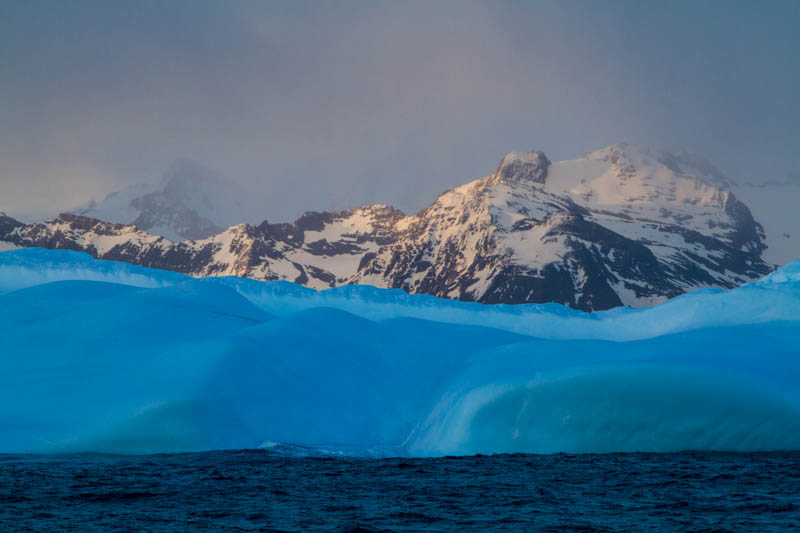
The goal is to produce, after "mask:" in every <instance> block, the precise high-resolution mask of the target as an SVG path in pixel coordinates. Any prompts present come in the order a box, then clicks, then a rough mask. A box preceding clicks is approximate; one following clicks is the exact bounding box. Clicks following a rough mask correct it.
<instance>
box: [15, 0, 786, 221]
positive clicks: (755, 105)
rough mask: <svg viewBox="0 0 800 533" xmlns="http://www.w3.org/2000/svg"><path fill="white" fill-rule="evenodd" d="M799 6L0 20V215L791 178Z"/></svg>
mask: <svg viewBox="0 0 800 533" xmlns="http://www.w3.org/2000/svg"><path fill="white" fill-rule="evenodd" d="M798 28H800V2H797V1H786V2H781V1H775V0H773V1H767V2H734V1H732V0H729V1H718V2H696V1H686V2H682V1H674V0H672V1H664V2H657V1H646V2H640V1H634V2H612V1H608V2H578V1H559V2H468V1H466V0H462V1H452V2H451V1H437V2H432V1H425V2H324V1H322V0H320V1H317V2H302V1H291V2H266V1H263V2H262V1H259V2H227V1H225V2H223V1H208V2H206V1H201V0H189V1H176V0H170V1H148V0H135V1H134V0H130V1H126V2H119V1H109V0H102V1H96V2H95V1H79V0H73V1H69V2H64V1H53V2H39V1H32V0H20V1H16V0H4V1H3V2H1V3H0V185H2V187H1V188H0V210H4V211H6V212H8V213H10V214H16V215H25V214H30V213H45V212H57V211H59V210H63V209H68V208H70V207H72V206H74V205H76V204H80V203H83V202H84V201H86V200H88V199H90V198H92V197H94V198H96V199H102V197H103V196H104V195H105V194H106V193H108V192H110V191H112V190H114V189H117V188H119V187H121V186H123V185H126V184H131V183H136V182H143V181H154V180H156V179H158V178H159V176H160V175H161V173H163V171H164V170H165V168H166V167H167V166H168V165H169V164H170V163H171V162H172V161H173V160H175V159H177V158H190V159H194V160H196V161H198V162H200V163H203V164H205V165H207V166H209V167H210V168H212V169H215V170H217V171H219V172H221V173H222V174H223V175H225V176H227V177H229V178H231V179H235V180H236V181H239V182H240V183H241V184H243V185H244V186H246V187H247V188H249V189H251V190H252V191H253V192H254V193H255V194H258V195H259V196H260V197H261V198H262V199H263V200H262V205H263V215H262V216H261V217H260V218H267V219H269V220H271V221H282V220H290V219H294V218H295V217H296V216H297V215H299V214H300V213H301V212H302V211H304V210H307V209H330V208H343V207H350V206H354V205H358V204H363V203H367V202H380V203H388V204H392V205H395V206H397V207H399V208H401V209H404V210H407V211H415V210H416V209H418V208H420V207H423V206H424V205H426V204H427V203H429V202H430V201H431V200H432V199H433V198H434V197H435V195H436V194H438V193H439V192H441V191H442V190H444V189H446V188H449V187H452V186H455V185H458V184H461V183H464V182H466V181H468V180H471V179H474V178H477V177H481V176H483V175H486V174H488V173H489V172H491V171H492V170H493V168H494V166H495V165H496V163H497V161H498V160H499V158H500V157H501V156H502V154H504V153H505V152H508V151H512V150H532V149H540V150H544V151H545V153H547V154H548V155H549V156H550V158H551V159H566V158H573V157H576V156H579V155H581V154H582V153H584V152H586V151H588V150H592V149H595V148H599V147H602V146H605V145H608V144H612V143H615V142H633V143H638V144H646V145H650V146H653V147H656V148H667V149H688V150H690V151H694V152H698V153H702V154H704V155H706V156H707V157H708V158H709V159H711V161H713V162H714V163H715V164H716V165H717V166H719V167H720V168H721V169H722V170H723V171H724V172H726V173H727V174H728V175H729V176H730V177H732V178H733V179H736V180H749V181H762V180H772V179H782V178H785V177H786V176H787V175H789V174H797V171H798V168H799V165H798V163H799V161H800V156H799V155H798V154H800V133H798V121H799V120H800V98H798V95H800V67H799V66H798V64H799V61H798V57H800V32H798V31H797V29H798Z"/></svg>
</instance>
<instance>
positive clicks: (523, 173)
mask: <svg viewBox="0 0 800 533" xmlns="http://www.w3.org/2000/svg"><path fill="white" fill-rule="evenodd" d="M549 168H550V160H549V159H547V156H546V155H544V152H540V151H534V152H509V153H507V154H506V155H505V156H504V157H503V159H501V160H500V164H499V165H498V166H497V170H496V171H495V173H494V179H495V181H498V182H504V183H513V182H523V183H524V182H534V183H544V182H545V180H546V179H547V171H548V169H549Z"/></svg>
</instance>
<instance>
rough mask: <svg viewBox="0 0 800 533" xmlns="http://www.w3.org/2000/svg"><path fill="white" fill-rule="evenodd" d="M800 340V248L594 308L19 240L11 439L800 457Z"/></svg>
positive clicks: (0, 283) (6, 421)
mask: <svg viewBox="0 0 800 533" xmlns="http://www.w3.org/2000/svg"><path fill="white" fill-rule="evenodd" d="M798 333H800V262H795V263H791V264H789V265H787V266H786V267H784V268H782V269H780V270H778V271H777V272H775V273H773V274H772V275H770V276H768V277H767V278H765V279H763V280H761V281H758V282H755V283H750V284H748V285H745V286H743V287H741V288H738V289H734V290H731V291H719V290H702V291H696V292H693V293H690V294H688V295H685V296H682V297H680V298H676V299H674V300H671V301H669V302H666V303H664V304H661V305H659V306H656V307H652V308H647V309H638V310H633V309H615V310H612V311H606V312H600V313H592V314H587V313H581V312H577V311H574V310H571V309H568V308H565V307H562V306H559V305H555V304H548V305H534V304H532V305H519V306H508V305H496V306H490V305H482V304H474V303H462V302H456V301H449V300H440V299H437V298H433V297H428V296H421V295H413V296H412V295H408V294H405V293H403V292H401V291H394V290H382V289H375V288H371V287H358V286H351V287H342V288H338V289H331V290H328V291H322V292H317V291H314V290H312V289H307V288H304V287H301V286H297V285H294V284H291V283H286V282H271V283H270V282H266V283H265V282H258V281H253V280H247V279H240V278H212V279H202V280H200V279H192V278H187V277H185V276H181V275H179V274H175V273H172V272H164V271H158V270H151V269H146V268H142V267H135V266H132V265H128V264H124V263H115V262H109V261H95V260H93V259H92V258H91V257H89V256H88V255H86V254H80V253H75V252H69V251H52V250H40V249H24V250H13V251H7V252H2V253H0V452H62V451H102V452H115V453H150V452H170V451H197V450H211V449H224V448H255V447H258V446H259V445H261V444H262V443H291V444H292V445H296V446H297V449H298V450H299V449H308V448H320V447H321V448H324V449H325V450H328V451H332V452H337V453H338V452H341V453H348V454H351V453H373V452H374V453H390V454H410V455H420V456H430V455H443V454H472V453H485V454H488V453H498V452H531V453H549V452H559V451H564V452H615V451H680V450H686V449H703V450H737V451H757V450H758V451H760V450H779V449H780V450H784V449H793V450H797V449H800V379H798V378H800V340H798V338H800V336H799V335H798ZM376 450H377V451H378V452H375V451H376Z"/></svg>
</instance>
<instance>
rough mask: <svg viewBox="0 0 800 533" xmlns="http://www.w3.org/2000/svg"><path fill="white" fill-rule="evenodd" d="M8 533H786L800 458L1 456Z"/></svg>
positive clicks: (798, 525) (796, 516)
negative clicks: (120, 532) (113, 532)
mask: <svg viewBox="0 0 800 533" xmlns="http://www.w3.org/2000/svg"><path fill="white" fill-rule="evenodd" d="M0 530H2V531H16V530H30V531H45V530H49V531H53V532H58V531H92V530H136V531H176V530H179V531H185V530H211V531H276V530H280V531H309V530H332V531H653V530H666V531H672V530H680V531H748V532H750V531H790V530H800V453H763V454H721V453H681V454H610V455H544V456H543V455H501V456H490V457H483V456H476V457H453V458H438V459H408V458H395V459H377V458H354V457H330V456H306V457H297V456H290V455H287V454H285V453H279V452H275V451H234V452H210V453H193V454H178V455H155V456H137V457H119V456H97V455H71V456H23V455H4V456H0Z"/></svg>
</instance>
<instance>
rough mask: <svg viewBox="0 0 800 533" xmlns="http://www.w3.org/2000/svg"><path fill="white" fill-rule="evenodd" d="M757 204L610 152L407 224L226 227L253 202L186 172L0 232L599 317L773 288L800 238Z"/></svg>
mask: <svg viewBox="0 0 800 533" xmlns="http://www.w3.org/2000/svg"><path fill="white" fill-rule="evenodd" d="M737 187H738V188H737ZM787 187H791V186H788V185H787ZM757 189H758V188H757V187H751V186H743V187H740V186H736V185H735V184H732V183H731V182H730V181H729V180H728V179H727V178H726V177H725V175H724V174H723V173H722V172H720V171H719V170H717V169H716V168H715V167H714V166H713V165H711V164H710V163H709V162H708V161H706V160H705V159H703V158H701V157H698V156H694V155H687V154H672V153H669V152H656V151H651V150H649V149H646V148H642V147H636V146H630V145H612V146H609V147H607V148H604V149H601V150H597V151H595V152H591V153H589V154H586V155H585V156H583V157H581V158H578V159H574V160H569V161H559V162H551V161H550V160H549V159H548V158H547V156H546V155H545V154H543V153H542V152H536V151H534V152H512V153H509V154H507V155H506V156H505V157H503V158H502V160H501V161H500V164H499V165H498V167H497V170H496V171H495V172H494V173H493V174H491V175H490V176H487V177H485V178H482V179H478V180H475V181H472V182H470V183H467V184H465V185H462V186H460V187H457V188H455V189H452V190H449V191H445V192H444V193H442V194H441V195H439V197H438V198H436V199H435V201H434V202H433V203H432V204H431V205H430V206H428V207H426V208H425V209H423V210H422V211H420V212H419V213H417V214H416V215H412V216H407V215H405V214H404V213H402V212H400V211H397V210H396V209H393V208H391V207H389V206H385V205H370V206H364V207H359V208H355V209H349V210H346V211H339V212H335V213H328V212H309V213H306V214H305V215H303V216H302V217H300V218H299V219H298V220H296V221H295V222H294V223H291V224H286V223H284V224H272V223H268V222H266V221H265V222H263V223H261V224H259V225H249V224H238V225H230V222H231V220H235V218H236V215H237V212H241V210H242V206H241V202H243V201H244V200H245V199H246V197H245V195H244V193H242V192H241V191H238V190H237V189H235V188H234V187H233V186H230V185H227V184H225V183H224V182H223V181H222V180H221V179H219V178H218V177H217V176H214V175H213V174H211V173H208V172H207V171H203V170H202V169H199V168H197V167H194V166H193V165H191V164H189V163H186V162H184V163H180V164H178V165H176V166H174V167H173V168H172V169H171V170H170V172H168V173H167V175H166V176H165V178H164V180H162V182H161V183H160V184H158V185H156V186H147V187H142V186H139V187H131V188H129V189H126V190H124V191H121V192H120V193H117V194H114V195H111V196H109V197H108V198H107V199H106V200H105V201H103V202H101V203H99V204H93V205H89V206H86V207H84V208H81V209H79V210H76V211H75V212H74V213H71V214H62V215H60V216H59V217H57V218H55V219H52V220H47V221H44V222H38V223H33V224H27V225H26V224H22V223H20V222H17V221H15V220H14V219H12V218H10V217H7V216H0V249H2V248H6V249H7V248H11V247H29V246H39V247H44V248H66V249H73V250H82V251H86V252H88V253H90V254H92V255H93V256H95V257H98V258H103V259H114V260H119V261H126V262H130V263H134V264H139V265H144V266H148V267H155V268H161V269H167V270H174V271H178V272H182V273H186V274H189V275H192V276H221V275H236V276H244V277H250V278H255V279H261V280H279V279H280V280H288V281H293V282H296V283H300V284H303V285H307V286H309V287H313V288H317V289H323V288H328V287H334V286H338V285H343V284H352V283H357V284H369V285H374V286H377V287H388V288H399V289H403V290H405V291H407V292H410V293H427V294H432V295H436V296H440V297H444V298H455V299H459V300H466V301H479V302H486V303H511V304H513V303H523V302H557V303H561V304H565V305H568V306H570V307H573V308H577V309H582V310H598V309H608V308H611V307H615V306H620V305H628V306H643V305H649V304H653V303H656V302H659V301H662V300H665V299H667V298H671V297H674V296H677V295H680V294H683V293H685V292H687V291H689V290H692V289H695V288H700V287H723V288H731V287H735V286H738V285H741V284H742V283H745V282H748V281H751V280H754V279H757V278H760V277H762V276H763V275H765V274H766V273H768V272H770V271H771V270H772V269H773V268H774V265H773V264H772V263H774V262H778V261H776V259H772V257H773V256H774V257H775V258H781V259H784V258H783V256H784V255H785V256H786V257H787V259H785V260H783V261H781V262H785V261H788V257H791V253H792V252H793V251H794V250H796V246H794V243H796V242H797V237H796V236H793V235H792V233H791V232H790V231H788V230H786V229H785V228H794V227H796V224H794V222H791V221H790V222H788V224H790V225H789V226H786V225H785V224H787V222H786V221H783V222H781V221H775V220H774V219H775V218H776V217H774V216H772V217H771V218H770V217H769V216H768V215H766V214H765V217H766V218H768V219H770V220H771V222H770V224H769V225H768V228H769V229H770V232H771V233H769V234H765V232H764V229H763V227H762V226H761V224H759V223H758V222H757V221H756V219H759V220H760V218H759V216H760V214H759V212H760V211H761V210H763V211H765V212H766V211H769V209H770V207H769V204H768V202H765V201H764V199H759V201H758V202H756V203H757V204H758V209H759V212H757V216H756V218H754V217H753V214H752V213H751V211H750V209H749V208H748V206H747V205H745V203H743V202H742V201H741V200H740V199H739V198H738V195H737V194H736V193H737V192H739V191H740V190H741V191H744V192H745V193H747V194H751V193H753V191H757ZM740 194H741V193H740ZM753 194H754V193H753ZM754 196H757V195H755V194H754ZM762 196H764V195H763V193H762ZM794 198H795V199H797V196H795V197H794ZM792 211H794V210H792ZM240 220H241V219H239V221H240ZM795 220H798V219H795ZM224 227H227V229H222V228H224ZM773 228H774V229H773ZM781 228H784V229H781ZM798 229H800V228H798ZM768 244H769V246H770V248H767V245H768ZM773 245H774V246H775V248H774V249H775V250H776V251H775V252H772V250H771V248H772V247H773ZM765 252H767V253H765ZM769 253H773V256H770V255H768V254H769ZM795 255H800V254H795ZM768 258H769V259H771V261H770V260H768ZM793 258H794V257H793Z"/></svg>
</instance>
